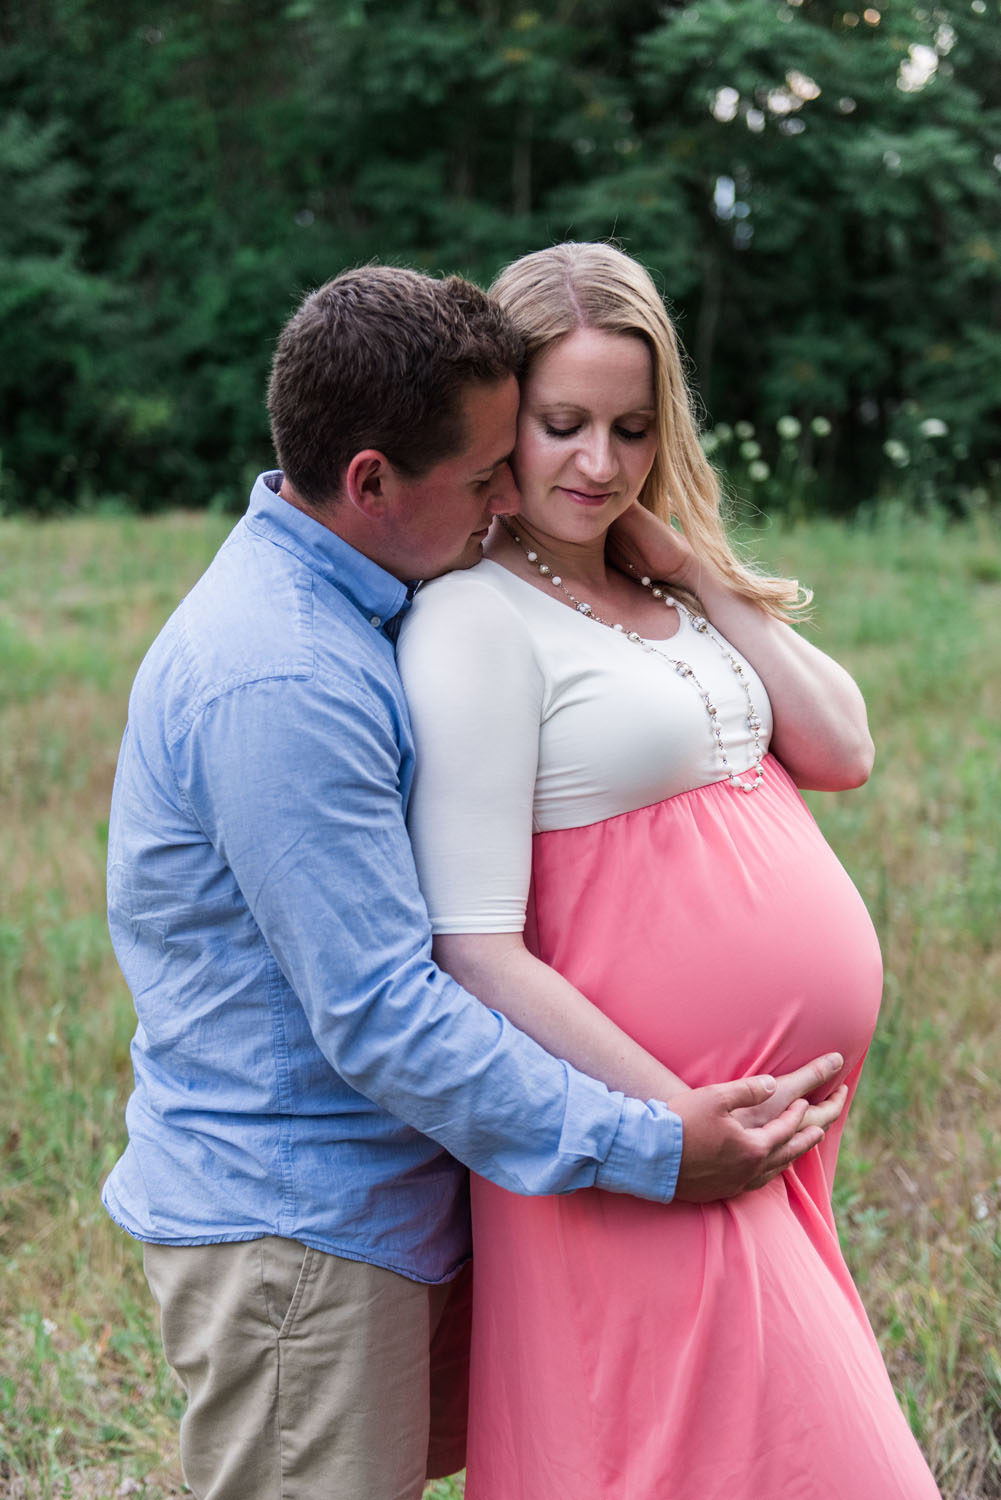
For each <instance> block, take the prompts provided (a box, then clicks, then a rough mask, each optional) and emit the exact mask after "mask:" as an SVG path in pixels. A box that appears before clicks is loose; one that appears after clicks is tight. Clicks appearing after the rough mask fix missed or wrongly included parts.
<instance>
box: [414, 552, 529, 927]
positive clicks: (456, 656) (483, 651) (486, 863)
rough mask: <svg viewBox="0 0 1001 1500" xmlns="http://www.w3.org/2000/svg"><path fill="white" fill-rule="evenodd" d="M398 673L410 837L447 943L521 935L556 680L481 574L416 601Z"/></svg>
mask: <svg viewBox="0 0 1001 1500" xmlns="http://www.w3.org/2000/svg"><path fill="white" fill-rule="evenodd" d="M398 662H399V667H400V672H401V674H402V677H403V683H404V687H405V689H406V694H407V699H408V701H409V704H410V713H411V718H412V722H413V730H414V739H415V745H416V754H417V771H416V775H415V778H414V785H413V791H412V794H411V799H410V807H409V810H408V825H409V829H410V836H411V839H412V841H413V846H414V853H415V856H416V860H417V871H418V875H419V878H420V883H421V888H422V890H423V892H424V896H425V900H426V901H427V905H428V911H429V913H430V917H431V925H432V929H433V931H434V932H436V933H458V932H520V931H521V930H522V928H523V926H524V922H525V903H526V899H527V895H528V887H529V881H530V878H531V859H532V847H531V846H532V831H533V799H534V793H535V780H536V772H537V768H538V756H539V726H540V723H541V719H542V713H543V704H544V698H545V678H544V674H543V671H542V669H541V667H540V665H539V663H538V661H537V659H536V655H535V653H534V651H533V648H532V642H531V638H530V635H529V632H528V630H527V628H526V626H525V623H524V621H523V619H522V617H521V616H520V615H519V614H518V612H517V611H516V610H515V609H514V608H513V607H512V605H511V604H510V603H509V601H508V600H507V599H506V598H505V597H503V595H501V594H500V593H499V592H498V591H497V590H496V589H495V588H494V587H492V585H491V583H490V582H489V580H488V579H481V578H480V577H478V576H477V574H476V570H473V571H472V572H468V573H458V574H450V575H449V576H447V577H445V578H441V579H438V580H436V581H435V582H434V583H432V584H428V585H426V586H425V587H424V588H423V589H422V590H421V591H420V592H419V593H418V595H417V598H416V600H415V602H414V606H413V609H412V610H411V612H410V614H409V616H408V618H407V620H406V623H405V624H404V627H403V630H402V632H401V636H400V643H399V648H398Z"/></svg>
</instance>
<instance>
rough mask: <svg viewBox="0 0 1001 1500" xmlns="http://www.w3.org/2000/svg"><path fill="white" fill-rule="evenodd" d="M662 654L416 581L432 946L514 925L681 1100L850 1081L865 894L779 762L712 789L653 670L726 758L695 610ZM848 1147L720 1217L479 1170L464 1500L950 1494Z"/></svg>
mask: <svg viewBox="0 0 1001 1500" xmlns="http://www.w3.org/2000/svg"><path fill="white" fill-rule="evenodd" d="M665 613H666V612H665ZM675 618H676V616H675V615H674V612H673V611H672V612H671V615H670V617H669V618H668V619H667V621H666V624H665V629H670V627H671V624H672V623H673V622H674V620H675ZM654 644H655V645H656V648H657V649H655V650H652V651H643V650H641V649H640V648H639V647H638V646H637V645H635V644H634V643H631V642H629V641H627V640H626V639H624V638H623V636H622V635H618V634H615V633H613V632H612V631H610V630H606V629H604V628H603V627H601V626H599V625H597V624H596V623H595V622H594V621H589V620H586V619H584V618H582V617H581V616H580V615H578V614H576V613H574V612H573V611H572V610H570V609H568V608H566V607H565V605H563V604H561V603H560V602H559V601H558V600H557V599H555V598H551V597H549V596H547V595H545V594H543V593H541V592H540V591H539V590H538V589H535V588H533V587H532V586H531V585H530V584H527V583H526V582H524V580H522V579H519V578H516V577H514V576H513V575H512V574H510V573H508V572H507V571H506V570H505V569H503V568H501V567H500V566H499V565H497V564H495V563H492V562H484V563H481V564H480V565H479V566H478V567H476V568H475V569H473V570H471V571H469V572H466V573H457V574H452V575H450V576H448V577H446V578H443V579H440V580H438V581H437V582H435V583H433V584H431V585H430V586H427V587H426V588H425V589H424V590H422V591H421V592H420V594H418V596H417V601H416V603H415V607H414V610H413V612H412V616H411V618H410V620H409V621H408V623H407V625H406V627H405V629H404V632H403V638H402V640H401V646H400V664H401V670H402V672H403V675H404V681H405V683H406V687H407V693H408V697H409V699H410V701H411V707H412V712H413V718H414V729H415V734H416V737H417V747H418V767H419V769H418V776H417V782H416V784H415V790H414V802H413V809H412V834H413V838H414V845H415V850H416V852H417V857H418V868H419V870H420V873H421V880H422V884H423V886H424V888H425V892H426V895H427V898H428V905H429V909H430V911H431V916H432V922H433V924H434V926H435V929H436V930H437V931H439V932H509V931H521V930H524V933H525V940H526V943H527V945H528V946H529V948H530V949H531V950H532V951H533V952H534V953H536V954H537V955H538V956H539V957H541V958H542V959H544V960H545V961H546V962H547V963H548V964H551V965H552V966H553V967H554V968H555V969H557V970H558V971H559V972H560V973H561V974H564V975H565V976H566V977H567V978H568V979H570V980H571V981H572V982H573V983H574V984H575V985H577V986H578V988H579V989H581V990H582V991H583V992H584V994H586V995H587V996H588V997H589V998H590V999H591V1000H592V1001H594V1002H595V1003H596V1004H598V1005H599V1006H600V1007H601V1009H602V1010H604V1011H605V1012H606V1013H607V1014H608V1015H609V1016H611V1017H612V1018H613V1019H614V1020H615V1021H616V1022H618V1024H619V1025H620V1026H622V1027H623V1029H624V1030H626V1031H628V1032H629V1033H630V1034H631V1035H632V1036H634V1037H635V1038H636V1039H637V1040H638V1041H639V1042H641V1043H642V1045H643V1046H644V1047H646V1048H647V1049H648V1050H649V1051H650V1052H652V1053H653V1054H655V1055H656V1056H658V1057H659V1058H661V1059H662V1060H663V1061H664V1062H665V1063H666V1064H667V1065H669V1066H670V1067H671V1068H672V1069H673V1070H674V1071H675V1072H677V1073H678V1074H680V1075H681V1076H682V1077H683V1078H684V1079H685V1080H686V1081H687V1082H688V1083H689V1084H692V1085H699V1084H703V1083H710V1082H721V1081H723V1080H726V1079H729V1078H737V1077H741V1076H743V1075H746V1074H751V1073H758V1072H766V1071H767V1072H774V1073H779V1072H785V1071H788V1070H789V1069H792V1068H795V1067H797V1066H798V1065H799V1064H801V1063H803V1062H806V1061H808V1060H809V1059H810V1058H812V1057H814V1056H816V1055H818V1054H819V1053H822V1052H825V1051H828V1050H833V1049H836V1050H838V1051H840V1052H842V1053H843V1055H844V1058H845V1077H846V1078H847V1079H848V1082H849V1084H850V1087H851V1088H852V1089H854V1087H855V1084H856V1083H857V1080H858V1075H859V1071H860V1069H861V1065H862V1060H863V1057H864V1054H865V1051H866V1048H867V1046H868V1043H869V1040H870V1037H871V1035H872V1031H873V1027H874V1024H875V1020H876V1012H877V1009H878V1005H879V998H880V989H881V965H880V956H879V950H878V946H877V942H876V937H875V934H874V932H873V929H872V925H871V922H870V921H869V918H868V915H867V913H866V910H865V907H864V905H863V903H862V901H861V898H860V897H859V895H858V893H857V891H856V890H855V888H854V886H853V885H852V883H851V881H850V880H849V878H848V876H847V875H846V873H845V871H844V870H843V869H842V867H841V865H840V864H839V863H838V861H837V859H836V858H835V856H834V854H833V853H832V851H831V849H830V848H829V846H828V845H827V843H826V842H825V840H824V839H823V837H822V836H821V834H820V831H819V829H818V828H817V826H816V824H815V822H814V821H813V819H812V817H811V815H810V813H809V812H808V810H807V808H806V806H805V804H804V803H803V801H802V799H801V797H800V795H799V793H798V791H797V789H796V787H795V786H794V785H793V783H792V781H791V780H790V778H789V777H788V775H787V774H786V773H785V771H784V770H783V768H782V767H781V766H780V765H779V763H778V762H777V761H776V760H775V759H774V758H773V757H771V756H769V757H767V759H766V761H765V776H766V779H765V783H764V785H763V786H762V787H761V788H760V789H759V790H758V791H756V792H754V793H753V794H751V795H747V794H743V793H741V792H739V791H735V790H734V789H733V788H732V787H731V786H730V785H729V783H728V782H727V781H725V780H721V779H720V777H721V775H722V767H721V764H720V762H719V759H718V751H717V747H716V744H715V741H714V739H713V737H712V734H711V732H710V729H709V723H708V718H707V715H706V711H705V708H704V705H703V703H702V700H701V698H700V696H699V694H698V693H697V691H696V690H695V688H694V687H693V685H692V683H691V681H690V680H686V679H684V678H683V677H681V676H680V675H679V674H678V673H677V671H676V670H675V669H674V668H673V667H672V665H671V664H670V662H669V661H668V660H665V656H668V657H670V658H672V659H675V660H676V659H682V660H684V661H686V662H688V663H690V664H691V665H692V666H693V668H694V669H695V671H696V674H697V676H698V678H699V680H700V681H702V682H703V683H704V684H705V685H706V687H707V688H708V689H709V690H710V692H711V693H712V696H713V698H714V701H715V702H716V704H717V705H718V706H719V708H720V713H721V716H722V718H723V737H724V742H725V744H726V746H727V751H728V754H729V756H730V760H731V764H732V765H733V767H734V769H737V770H740V769H741V768H742V767H744V766H749V765H750V764H751V762H752V753H753V751H752V745H751V738H750V734H749V731H748V727H747V722H746V721H747V712H748V709H747V700H746V698H745V696H744V693H743V691H742V690H741V688H740V685H739V683H738V682H737V680H736V679H735V676H734V673H733V670H732V667H731V665H730V663H729V662H728V661H727V660H726V658H725V656H724V654H723V652H722V651H721V649H720V646H719V644H718V642H717V641H716V640H714V639H713V637H712V636H708V635H700V634H699V633H698V632H696V631H695V630H693V629H692V627H691V624H690V622H689V621H688V620H687V619H686V618H685V617H684V616H682V617H681V620H680V624H679V626H678V629H677V633H676V634H675V635H674V636H672V637H671V638H670V639H667V640H664V641H661V642H657V643H654ZM746 670H747V672H748V680H749V683H750V689H751V694H752V697H753V699H754V703H755V706H756V708H757V709H758V712H759V714H760V716H761V718H762V719H763V720H764V736H765V743H767V735H768V733H769V732H770V728H771V718H770V710H769V708H768V700H767V694H766V692H765V689H764V687H763V685H762V684H761V682H760V680H759V679H758V678H757V677H756V675H755V674H754V673H753V671H752V669H750V668H749V667H747V668H746ZM839 1134H840V1131H839V1130H838V1129H837V1128H835V1129H832V1130H831V1131H830V1132H829V1133H828V1135H827V1137H826V1139H825V1141H824V1142H823V1144H822V1146H821V1147H819V1148H818V1149H816V1150H815V1151H813V1152H811V1153H810V1154H809V1155H808V1156H806V1157H805V1158H803V1159H802V1160H801V1161H800V1162H798V1163H797V1164H796V1166H795V1167H794V1168H792V1169H791V1170H789V1171H787V1172H785V1173H784V1174H783V1175H782V1176H781V1177H779V1178H777V1179H775V1180H774V1181H773V1182H772V1183H770V1184H769V1185H768V1186H767V1187H765V1188H763V1189H761V1190H759V1191H757V1192H754V1193H749V1194H746V1195H745V1196H743V1197H741V1198H738V1199H735V1200H733V1201H729V1202H725V1203H713V1204H709V1205H706V1206H696V1205H689V1204H683V1203H678V1204H671V1205H669V1206H666V1207H665V1206H663V1205H659V1204H654V1203H649V1202H645V1201H641V1200H639V1199H635V1198H628V1197H622V1196H618V1195H615V1194H610V1193H604V1192H601V1191H598V1190H590V1191H583V1192H578V1193H574V1194H569V1195H566V1196H559V1197H545V1198H530V1197H520V1196H517V1195H515V1194H512V1193H509V1192H506V1191H504V1190H503V1189H501V1188H498V1187H495V1186H493V1185H492V1184H490V1183H488V1182H486V1181H484V1180H483V1179H479V1178H474V1181H473V1229H474V1267H475V1275H474V1287H475V1292H474V1315H473V1368H472V1385H471V1410H470V1447H469V1463H468V1474H467V1489H466V1494H467V1500H935V1497H937V1496H938V1490H937V1488H936V1486H935V1483H934V1480H933V1479H932V1476H931V1473H930V1471H929V1470H928V1467H927V1465H926V1464H925V1461H924V1459H923V1458H922V1456H921V1454H920V1452H919V1450H918V1447H917V1445H916V1443H915V1442H914V1439H913V1437H912V1435H911V1433H910V1430H909V1428H908V1425H907V1423H906V1421H905V1419H904V1417H903V1415H902V1413H901V1410H900V1407H899V1405H898V1403H897V1400H896V1397H895V1395H894V1392H893V1390H892V1388H891V1386H890V1382H889V1378H888V1376H887V1373H886V1369H885V1367H884V1364H883V1360H882V1358H881V1356H880V1353H879V1349H878V1347H877V1344H876V1341H875V1339H874V1337H873V1334H872V1331H871V1329H870V1327H869V1323H868V1320H867V1318H866V1315H865V1312H864V1309H863V1307H862V1305H861V1303H860V1301H859V1298H858V1294H857V1293H856V1291H855V1288H854V1286H853V1284H852V1281H851V1278H850V1276H849V1274H848V1270H847V1268H846V1266H845V1263H844V1260H843V1258H842V1255H841V1252H840V1250H839V1247H838V1238H837V1233H836V1230H835V1225H834V1220H833V1217H832V1213H831V1185H832V1181H833V1175H834V1166H835V1158H836V1154H837V1148H838V1137H839Z"/></svg>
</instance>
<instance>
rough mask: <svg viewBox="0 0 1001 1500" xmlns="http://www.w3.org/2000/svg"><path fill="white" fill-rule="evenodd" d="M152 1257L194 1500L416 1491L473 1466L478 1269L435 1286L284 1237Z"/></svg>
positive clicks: (358, 1499)
mask: <svg viewBox="0 0 1001 1500" xmlns="http://www.w3.org/2000/svg"><path fill="white" fill-rule="evenodd" d="M143 1264H144V1267H145V1271H146V1277H147V1280H148V1281H149V1284H150V1287H151V1289H152V1291H153V1295H154V1297H155V1298H156V1300H157V1302H158V1303H159V1305H160V1315H161V1331H162V1336H163V1347H164V1352H165V1354H166V1356H167V1359H168V1361H169V1362H170V1364H171V1365H172V1366H173V1367H174V1369H175V1370H176V1371H177V1374H178V1375H179V1376H180V1378H181V1381H182V1383H183V1385H184V1388H185V1391H186V1392H187V1396H188V1406H187V1411H186V1412H185V1415H184V1417H183V1419H182V1421H181V1462H182V1466H183V1468H184V1477H185V1480H186V1482H187V1484H188V1485H189V1486H190V1488H191V1490H192V1491H193V1493H194V1494H195V1496H197V1500H419V1497H420V1495H421V1491H422V1489H423V1487H424V1481H425V1478H426V1477H427V1478H433V1477H437V1476H440V1475H443V1474H450V1473H453V1472H454V1471H455V1470H457V1469H460V1468H461V1467H462V1464H463V1461H464V1446H465V1416H466V1387H467V1378H468V1336H469V1300H470V1298H469V1294H470V1291H471V1277H470V1274H469V1268H468V1267H467V1269H466V1271H464V1272H463V1273H462V1275H461V1276H460V1277H459V1278H458V1279H457V1280H456V1281H454V1282H451V1283H449V1284H448V1285H446V1286H425V1285H423V1284H422V1283H420V1282H416V1281H409V1280H407V1279H406V1278H405V1277H403V1276H397V1275H395V1274H394V1273H393V1272H392V1271H385V1270H382V1269H381V1268H380V1267H378V1266H370V1265H366V1264H365V1263H364V1262H361V1261H351V1260H343V1259H341V1258H340V1257H338V1256H335V1255H325V1254H324V1253H323V1252H322V1251H320V1250H310V1249H307V1247H306V1246H304V1245H301V1244H299V1243H298V1242H297V1241H296V1240H286V1239H278V1238H275V1237H269V1238H266V1239H259V1240H249V1241H246V1242H244V1243H240V1244H221V1245H197V1246H187V1245H146V1246H144V1257H143Z"/></svg>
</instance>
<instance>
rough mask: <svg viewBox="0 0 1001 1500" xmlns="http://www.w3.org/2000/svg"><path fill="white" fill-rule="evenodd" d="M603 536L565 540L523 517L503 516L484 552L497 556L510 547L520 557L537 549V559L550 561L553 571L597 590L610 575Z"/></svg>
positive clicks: (545, 561)
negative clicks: (586, 539) (574, 540)
mask: <svg viewBox="0 0 1001 1500" xmlns="http://www.w3.org/2000/svg"><path fill="white" fill-rule="evenodd" d="M605 535H606V534H605V533H604V532H603V533H602V534H601V536H600V537H596V538H594V539H593V540H591V541H587V542H568V541H566V540H565V539H564V538H562V537H554V536H550V535H549V533H548V532H546V531H543V530H542V528H541V527H539V526H533V525H531V524H530V522H528V521H526V520H524V518H523V517H522V516H513V517H508V516H505V517H503V519H502V520H501V523H500V526H499V527H498V528H497V529H496V531H495V532H494V533H492V534H491V537H490V540H489V542H488V543H487V545H486V547H485V548H484V551H485V552H486V553H487V555H488V556H496V555H497V554H498V553H503V552H506V551H507V549H509V548H513V549H514V551H515V552H516V553H520V554H522V556H524V555H525V554H526V553H528V552H536V553H538V560H539V562H544V563H547V564H549V566H550V567H551V568H552V569H553V571H554V572H556V571H559V572H560V573H565V574H566V575H567V577H568V578H572V579H573V580H574V582H575V583H578V584H580V585H581V586H586V587H588V588H590V589H593V590H598V589H601V588H603V587H604V586H605V585H606V583H607V581H608V574H609V567H608V564H607V562H606V560H605ZM508 555H509V556H510V553H509V552H508Z"/></svg>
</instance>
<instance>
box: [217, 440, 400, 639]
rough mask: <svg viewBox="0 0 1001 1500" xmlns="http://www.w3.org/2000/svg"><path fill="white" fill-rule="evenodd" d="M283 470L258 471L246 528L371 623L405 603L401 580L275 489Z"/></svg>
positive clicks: (390, 613) (396, 611)
mask: <svg viewBox="0 0 1001 1500" xmlns="http://www.w3.org/2000/svg"><path fill="white" fill-rule="evenodd" d="M283 477H284V476H283V474H282V471H281V470H280V469H273V470H271V471H269V472H268V473H265V474H259V475H258V477H257V479H256V481H255V483H254V488H253V489H252V490H251V492H250V504H249V506H248V507H247V515H246V522H247V525H248V526H249V527H250V529H251V531H254V532H256V533H257V534H258V535H259V536H263V537H266V538H267V539H268V541H271V542H274V543H275V545H276V546H279V547H284V548H285V550H286V551H287V552H291V553H292V554H293V556H295V557H298V558H299V559H300V561H301V562H304V563H305V564H306V566H307V567H308V568H310V569H312V571H313V572H314V573H319V574H320V576H321V577H322V578H326V579H327V581H328V582H329V583H332V584H333V585H334V587H335V588H336V589H338V590H339V591H340V592H341V593H342V594H344V595H345V597H346V598H347V599H349V600H350V601H351V603H352V604H353V605H354V607H355V608H356V609H357V610H359V611H360V612H361V613H362V614H363V615H365V616H366V617H367V618H368V619H369V620H370V621H371V623H372V624H373V625H374V624H375V623H376V621H378V622H379V624H380V625H381V624H382V623H383V622H384V621H386V620H389V619H391V618H392V617H393V615H395V614H398V613H399V611H400V610H401V609H403V608H404V607H405V606H406V605H408V603H409V591H408V589H407V586H406V584H404V583H401V582H400V580H399V579H398V578H394V577H393V575H392V574H391V573H387V572H386V570H385V568H381V567H380V566H379V564H378V563H375V562H373V561H372V559H371V558H370V557H366V556H365V555H364V553H362V552H359V551H358V550H357V548H355V547H352V546H351V545H350V544H349V543H348V542H346V541H344V540H343V538H342V537H339V536H338V535H337V533H336V532H334V531H331V530H330V529H329V527H327V526H324V525H322V524H321V522H319V521H315V520H314V519H313V517H312V516H308V515H306V513H305V512H304V511H301V510H297V509H296V507H295V506H294V505H290V504H289V502H288V501H287V500H283V499H282V497H281V495H279V494H278V489H279V488H280V486H281V482H282V479H283Z"/></svg>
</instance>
